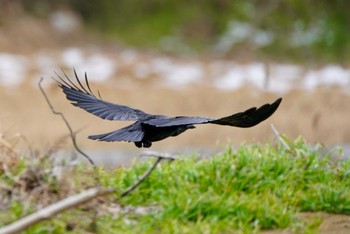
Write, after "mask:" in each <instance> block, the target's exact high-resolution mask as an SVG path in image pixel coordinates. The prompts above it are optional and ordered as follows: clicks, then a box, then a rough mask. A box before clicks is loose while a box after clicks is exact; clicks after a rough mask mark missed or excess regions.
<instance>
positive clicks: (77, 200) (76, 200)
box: [0, 187, 115, 234]
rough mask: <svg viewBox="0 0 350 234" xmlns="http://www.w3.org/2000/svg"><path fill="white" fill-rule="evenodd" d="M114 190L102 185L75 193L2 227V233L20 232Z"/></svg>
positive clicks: (0, 231) (0, 229) (0, 233)
mask: <svg viewBox="0 0 350 234" xmlns="http://www.w3.org/2000/svg"><path fill="white" fill-rule="evenodd" d="M114 191H115V189H111V188H109V189H108V188H101V187H98V188H91V189H88V190H85V191H83V192H81V193H79V194H76V195H73V196H71V197H68V198H65V199H63V200H61V201H59V202H57V203H54V204H52V205H49V206H47V207H45V208H43V209H41V210H39V211H37V212H35V213H33V214H30V215H28V216H26V217H24V218H22V219H20V220H17V221H16V222H14V223H12V224H10V225H7V226H4V227H2V228H0V234H11V233H18V232H20V231H23V230H25V229H26V228H28V227H30V226H32V225H34V224H36V223H38V222H40V221H42V220H45V219H49V218H52V217H53V216H55V215H56V214H58V213H61V212H62V211H65V210H68V209H70V208H73V207H76V206H78V205H81V204H83V203H85V202H88V201H90V200H91V199H94V198H96V197H99V196H103V195H107V194H110V193H113V192H114Z"/></svg>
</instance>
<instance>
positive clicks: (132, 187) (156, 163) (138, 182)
mask: <svg viewBox="0 0 350 234" xmlns="http://www.w3.org/2000/svg"><path fill="white" fill-rule="evenodd" d="M162 159H163V158H161V157H158V158H157V160H156V161H155V162H154V164H153V165H152V166H151V167H150V168H149V169H148V170H147V171H146V172H145V173H144V174H143V175H142V176H141V177H140V178H139V179H138V180H137V181H136V183H134V184H133V185H131V186H130V187H129V188H127V189H126V190H125V191H124V192H122V193H121V195H120V197H125V196H126V195H128V194H129V193H130V192H132V191H133V190H134V189H135V188H137V186H139V185H140V184H141V183H142V182H143V181H144V180H145V179H146V178H147V177H148V176H149V175H150V174H151V172H152V171H153V170H154V169H155V168H156V166H157V165H158V163H160V161H162Z"/></svg>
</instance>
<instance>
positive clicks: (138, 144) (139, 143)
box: [134, 141, 142, 148]
mask: <svg viewBox="0 0 350 234" xmlns="http://www.w3.org/2000/svg"><path fill="white" fill-rule="evenodd" d="M134 143H135V145H136V147H137V148H141V147H142V142H140V141H138V142H134Z"/></svg>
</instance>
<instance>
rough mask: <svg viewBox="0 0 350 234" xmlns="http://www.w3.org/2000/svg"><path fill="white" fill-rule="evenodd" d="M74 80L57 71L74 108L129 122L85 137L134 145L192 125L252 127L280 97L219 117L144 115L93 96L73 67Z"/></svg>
mask: <svg viewBox="0 0 350 234" xmlns="http://www.w3.org/2000/svg"><path fill="white" fill-rule="evenodd" d="M74 75H75V78H76V83H75V82H73V81H72V80H71V79H69V77H68V76H67V75H66V74H64V77H61V76H59V75H58V74H57V77H58V79H55V80H56V82H57V83H58V86H59V87H60V88H61V89H62V90H63V92H64V94H65V95H66V98H67V99H68V100H69V101H70V102H71V103H72V104H73V105H74V106H77V107H80V108H82V109H84V110H85V111H87V112H89V113H91V114H94V115H96V116H98V117H100V118H102V119H107V120H131V121H135V122H134V123H133V124H131V125H129V126H126V127H124V128H121V129H118V130H116V131H112V132H109V133H104V134H99V135H92V136H89V139H93V140H100V141H127V142H134V143H135V145H136V146H137V147H146V148H148V147H151V146H152V142H155V141H160V140H163V139H165V138H168V137H173V136H177V135H179V134H181V133H183V132H184V131H186V130H188V129H192V128H195V126H194V125H195V124H207V123H210V124H219V125H228V126H233V127H240V128H249V127H253V126H255V125H257V124H259V123H260V122H262V121H264V120H266V119H267V118H269V117H270V116H271V115H272V114H273V113H274V112H275V111H276V110H277V108H278V106H279V105H280V103H281V101H282V98H278V99H277V100H276V101H275V102H273V103H272V104H265V105H263V106H261V107H259V108H257V107H253V108H250V109H248V110H246V111H243V112H239V113H236V114H233V115H230V116H226V117H223V118H208V117H199V116H198V117H190V116H177V117H168V116H164V115H152V114H147V113H145V112H143V111H141V110H138V109H135V108H131V107H128V106H124V105H119V104H115V103H110V102H107V101H104V100H102V99H101V97H97V96H95V94H94V93H93V92H92V91H91V88H90V84H89V82H88V79H87V75H86V73H85V86H84V85H83V84H82V82H81V81H80V80H79V78H78V75H77V73H76V71H75V70H74Z"/></svg>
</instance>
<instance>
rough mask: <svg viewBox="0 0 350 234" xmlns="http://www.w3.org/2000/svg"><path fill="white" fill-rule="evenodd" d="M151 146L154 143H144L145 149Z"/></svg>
mask: <svg viewBox="0 0 350 234" xmlns="http://www.w3.org/2000/svg"><path fill="white" fill-rule="evenodd" d="M151 146H152V142H150V141H146V142H143V147H144V148H149V147H151Z"/></svg>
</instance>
